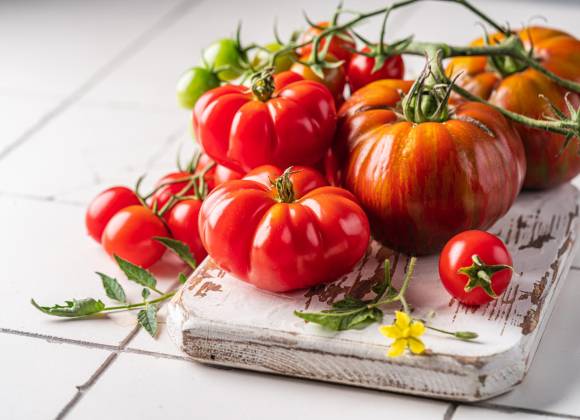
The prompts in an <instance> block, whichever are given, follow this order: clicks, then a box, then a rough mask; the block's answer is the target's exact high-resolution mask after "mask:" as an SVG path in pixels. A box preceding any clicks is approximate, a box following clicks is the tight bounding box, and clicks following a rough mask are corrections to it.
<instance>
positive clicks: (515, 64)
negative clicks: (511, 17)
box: [483, 32, 534, 78]
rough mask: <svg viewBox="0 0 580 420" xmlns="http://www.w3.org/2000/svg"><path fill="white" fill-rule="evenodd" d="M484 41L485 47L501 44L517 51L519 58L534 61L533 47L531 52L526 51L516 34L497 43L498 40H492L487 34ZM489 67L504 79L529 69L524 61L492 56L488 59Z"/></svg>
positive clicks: (505, 56) (509, 57)
mask: <svg viewBox="0 0 580 420" xmlns="http://www.w3.org/2000/svg"><path fill="white" fill-rule="evenodd" d="M483 39H484V42H485V45H492V44H494V43H495V44H501V45H502V46H507V47H509V48H511V49H513V50H515V51H517V53H518V55H519V56H527V57H528V58H530V59H533V54H534V47H533V45H532V46H531V47H530V49H529V50H526V48H525V47H524V44H523V42H522V40H521V39H520V38H519V37H518V36H517V35H515V34H510V35H509V36H508V37H507V38H506V39H504V40H502V41H500V42H497V41H496V40H491V39H490V37H489V34H488V33H487V32H485V34H484V37H483ZM488 65H489V67H490V68H491V69H492V70H493V71H495V72H496V73H498V74H499V75H500V76H501V77H503V78H505V77H507V76H509V75H512V74H514V73H519V72H522V71H524V70H525V69H527V68H528V65H527V64H526V62H525V61H524V60H522V59H519V58H516V57H513V56H509V55H490V56H489V57H488Z"/></svg>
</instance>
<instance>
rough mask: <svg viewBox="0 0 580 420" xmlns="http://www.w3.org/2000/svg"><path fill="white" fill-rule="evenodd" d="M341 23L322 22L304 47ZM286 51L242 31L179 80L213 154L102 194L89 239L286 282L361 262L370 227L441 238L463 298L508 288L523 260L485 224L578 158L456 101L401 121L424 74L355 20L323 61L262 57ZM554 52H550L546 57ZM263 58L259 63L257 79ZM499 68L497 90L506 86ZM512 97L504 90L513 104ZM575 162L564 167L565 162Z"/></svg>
mask: <svg viewBox="0 0 580 420" xmlns="http://www.w3.org/2000/svg"><path fill="white" fill-rule="evenodd" d="M328 25H329V24H328V23H327V22H321V23H318V24H316V25H314V26H313V27H311V28H310V29H308V30H307V31H305V32H304V33H302V34H301V35H300V37H299V42H298V43H299V44H304V43H305V42H306V41H308V40H310V39H312V37H314V36H316V35H317V34H320V33H321V31H323V30H324V28H326V27H327V26H328ZM526 34H527V35H526V36H536V35H537V37H538V41H541V40H543V39H544V38H546V37H547V34H546V33H544V32H541V31H540V30H538V32H537V33H536V35H533V31H532V32H527V33H526ZM530 34H531V35H530ZM553 36H556V34H553ZM542 37H543V38H542ZM540 38H541V39H540ZM528 41H530V40H529V39H528ZM530 42H531V41H530ZM326 43H329V44H328V45H326ZM574 45H575V47H574V48H577V45H576V44H574ZM283 47H284V46H283V45H282V44H280V43H272V44H268V45H266V46H264V47H261V48H260V49H259V50H258V51H257V52H256V53H255V54H254V55H253V56H249V53H248V50H246V49H244V48H242V47H241V45H240V43H239V41H238V40H234V39H222V40H220V41H217V42H215V43H214V44H212V45H211V46H209V47H208V48H207V49H206V50H205V51H204V53H203V62H204V66H201V67H194V68H191V69H190V70H188V71H187V72H186V73H184V75H183V76H182V77H181V78H180V80H179V83H178V87H177V95H178V100H179V102H180V104H181V105H182V106H183V107H185V108H188V109H191V110H192V127H193V133H194V138H195V140H196V142H197V144H198V145H199V148H200V150H202V151H203V154H202V155H201V158H199V157H196V158H195V159H194V160H195V162H193V163H194V164H191V165H189V169H188V170H186V171H178V172H174V173H170V174H168V175H167V176H165V177H163V178H162V179H160V180H159V182H158V183H157V187H156V188H155V190H154V191H152V192H151V193H150V194H148V195H145V196H143V195H141V194H140V193H138V192H136V191H134V190H131V189H128V188H125V187H114V188H111V189H109V190H106V191H104V192H103V193H101V194H100V195H99V196H98V197H97V198H95V200H94V201H93V202H92V203H91V205H90V206H89V209H88V211H87V218H86V221H87V228H88V231H89V234H90V235H91V236H92V237H93V238H94V239H95V240H97V241H99V242H100V243H101V244H102V245H103V248H104V249H105V250H106V251H107V252H108V253H109V254H111V255H118V256H120V257H122V258H124V259H126V260H129V261H131V262H132V263H134V264H137V265H140V266H142V267H149V266H151V265H152V264H154V263H155V262H157V261H158V260H159V259H160V258H161V257H162V255H163V253H164V250H165V248H164V247H163V246H162V245H161V244H160V243H158V242H157V241H156V240H155V238H156V237H172V238H174V239H177V240H180V241H182V242H184V243H185V244H187V245H188V246H189V248H190V251H191V253H192V254H193V255H194V256H195V258H196V259H197V260H198V261H201V260H202V259H203V258H204V257H205V256H206V253H208V254H209V255H210V256H211V257H212V258H213V259H214V260H215V262H216V263H217V264H218V265H219V266H220V267H221V268H222V269H223V270H225V271H227V272H229V273H232V274H233V275H234V276H236V277H237V278H239V279H241V280H243V281H246V282H248V283H251V284H253V285H255V286H257V287H259V288H262V289H266V290H270V291H275V292H285V291H289V290H294V289H299V288H305V287H310V286H313V285H316V284H320V283H324V282H329V281H333V280H335V279H337V278H339V277H341V276H342V275H344V274H346V273H348V272H349V271H350V270H351V269H352V268H353V266H354V265H355V264H356V263H357V262H358V261H359V260H360V259H361V258H362V257H363V255H364V253H365V252H366V250H367V247H368V242H369V240H370V237H371V234H372V236H373V237H374V238H375V239H377V240H379V241H380V242H382V243H383V244H385V245H387V246H389V247H391V248H393V249H395V250H397V251H401V252H404V253H407V254H410V255H422V254H432V253H435V252H438V251H441V249H443V251H442V253H441V257H440V275H441V278H442V280H443V284H444V285H445V287H446V288H447V289H448V290H449V292H450V293H451V294H452V295H453V296H455V297H456V298H458V299H459V300H461V301H462V302H464V303H467V304H481V303H485V302H487V301H489V300H491V299H493V298H494V297H496V296H497V295H499V294H501V293H502V292H503V290H505V288H506V287H507V285H508V283H509V280H510V278H511V264H512V261H511V257H510V255H509V252H508V251H507V249H506V247H505V245H504V244H503V243H502V242H501V240H499V239H498V238H496V237H494V236H493V235H490V234H488V233H486V232H484V230H485V229H487V228H489V227H490V226H492V225H493V224H494V223H495V222H496V221H497V220H498V219H499V218H500V217H501V216H503V215H504V214H505V213H506V212H507V211H508V210H509V208H510V207H511V205H512V204H513V202H514V200H515V199H516V197H517V195H518V194H519V192H520V190H521V188H522V186H523V185H524V181H525V182H526V185H527V186H530V187H535V188H539V187H547V186H553V185H557V184H558V183H561V182H564V181H566V180H568V179H570V178H571V177H572V176H574V175H575V174H577V173H578V172H579V171H580V159H579V158H578V157H577V154H576V153H575V152H574V156H572V152H570V153H569V154H568V152H566V155H565V156H563V157H561V158H559V160H558V159H548V158H546V159H539V158H538V159H537V160H541V161H539V162H533V165H536V166H533V165H532V167H531V168H530V165H529V162H528V163H526V157H527V158H528V159H530V157H532V158H533V157H534V156H540V153H541V151H538V150H536V149H538V148H541V146H540V145H539V143H538V141H537V139H538V137H539V136H541V135H542V134H541V133H540V134H539V133H538V132H537V130H536V131H533V132H528V131H529V130H528V131H526V130H525V129H522V128H521V127H517V126H515V125H514V124H512V123H510V122H509V121H508V120H507V119H506V118H504V117H503V115H502V114H501V113H499V112H498V111H496V110H494V109H492V108H490V107H489V106H486V105H483V104H479V103H474V102H466V101H464V100H461V99H460V98H452V101H454V105H456V106H455V108H454V109H453V112H452V113H451V112H450V113H449V115H447V114H446V113H444V112H442V111H441V110H438V112H441V116H438V118H439V119H437V120H435V119H433V118H431V119H429V115H430V114H429V112H431V111H430V110H429V109H415V110H414V111H415V113H414V116H413V115H411V116H409V115H403V116H402V115H401V112H399V111H398V109H397V106H398V104H400V102H401V96H402V95H406V94H409V91H410V90H412V85H413V82H412V81H405V80H402V78H403V75H404V62H403V59H402V58H401V57H400V56H399V55H391V56H389V57H386V58H385V57H379V56H377V54H376V52H377V48H375V47H374V46H365V47H364V48H361V49H360V50H358V51H357V50H356V48H357V42H356V39H355V37H354V36H353V35H352V34H350V33H349V32H348V31H342V32H341V33H339V34H335V35H334V36H332V37H330V38H328V39H327V38H323V39H322V41H321V42H320V44H319V49H320V50H319V52H320V53H323V54H324V65H322V66H318V68H316V66H312V65H311V64H309V62H308V61H309V59H310V58H311V57H312V55H313V51H312V45H311V44H307V45H304V46H303V47H301V48H296V49H294V50H291V51H287V52H285V53H284V54H281V55H278V56H277V58H276V60H275V61H274V63H273V64H274V65H273V66H272V67H268V68H264V66H263V64H264V62H266V61H267V60H268V56H269V53H271V52H275V51H280V50H281V49H282V48H283ZM549 48H550V46H549V45H547V46H545V47H544V49H543V50H542V51H544V53H545V54H546V55H547V56H548V57H549V56H550V51H551V50H550V49H549ZM577 50H580V48H578V49H577ZM546 51H547V52H546ZM558 57H559V56H558ZM378 59H380V60H381V61H380V62H379V65H377V61H376V60H378ZM470 59H472V60H479V61H477V62H476V63H475V62H473V63H472V62H465V60H470ZM558 59H561V60H563V58H562V57H559V58H558ZM462 60H463V61H458V62H457V63H455V66H456V68H457V67H460V65H463V66H464V67H465V68H468V69H469V71H470V77H471V78H472V79H473V80H479V81H480V82H479V83H480V84H476V83H475V82H473V80H468V82H469V83H471V84H469V83H466V84H465V86H466V87H467V88H469V89H471V90H473V91H474V92H475V93H476V94H478V95H480V96H486V95H487V96H489V91H491V89H492V87H490V88H489V89H487V88H486V89H487V91H486V92H483V90H484V87H482V85H481V83H483V82H482V80H488V79H489V77H487V78H484V77H482V78H480V74H479V73H478V72H482V71H484V68H485V63H483V64H482V63H481V60H480V58H478V57H475V58H469V59H462ZM554 60H555V59H554ZM476 64H477V66H479V67H481V68H479V67H477V69H476V68H475V65H476ZM560 65H561V67H562V68H565V69H568V68H567V67H566V66H564V65H563V64H561V63H560ZM253 68H261V71H259V72H256V73H255V74H254V75H253V76H252V77H251V78H250V77H247V76H248V73H249V69H250V70H251V69H253ZM557 70H558V69H557V68H554V69H553V71H556V72H557ZM526 71H528V70H526ZM532 76H535V75H532ZM532 76H530V75H528V76H527V77H532ZM568 76H569V75H568ZM494 77H496V79H497V80H496V79H494V80H495V81H494V83H495V84H493V86H495V88H496V89H508V87H507V84H508V81H507V80H506V81H502V80H501V77H500V76H497V75H494ZM522 77H523V76H522ZM478 78H480V79H478ZM499 83H503V84H499ZM498 84H499V87H498ZM504 85H506V86H505V87H504ZM490 86H491V85H490ZM534 86H536V85H534ZM549 88H550V87H546V89H549ZM538 89H540V88H538ZM540 93H541V92H540ZM549 93H550V94H552V96H557V95H558V94H560V93H559V92H551V91H550V92H549ZM498 95H499V94H498ZM508 99H509V97H508V98H507V99H506V96H505V95H503V96H501V97H499V96H498V98H497V101H500V100H501V101H503V103H502V105H503V106H505V107H506V108H509V107H510V106H511V105H512V104H511V103H510V102H509V100H508ZM408 109H412V108H408ZM518 111H521V112H522V113H524V114H525V112H526V110H525V109H524V110H518ZM434 112H435V111H434ZM534 112H535V110H534ZM433 115H434V114H433ZM438 115H439V114H438ZM421 118H423V119H421ZM543 135H544V136H548V137H550V136H557V135H555V134H546V133H544V134H543ZM560 137H561V136H560ZM543 147H544V149H547V148H548V146H543ZM551 147H552V146H550V149H549V150H547V152H550V153H552V152H553V150H552V148H551ZM544 151H546V150H544ZM562 159H565V163H566V165H565V168H564V169H562V170H557V168H556V166H557V165H558V164H561V161H562ZM537 166H542V168H543V169H542V168H539V167H537ZM526 171H527V173H528V174H529V176H528V178H526ZM541 171H542V172H541ZM540 172H541V174H542V176H541V177H540V178H541V179H540V180H539V181H538V177H539V175H538V174H539V173H540ZM445 244H447V245H445ZM444 245H445V247H444Z"/></svg>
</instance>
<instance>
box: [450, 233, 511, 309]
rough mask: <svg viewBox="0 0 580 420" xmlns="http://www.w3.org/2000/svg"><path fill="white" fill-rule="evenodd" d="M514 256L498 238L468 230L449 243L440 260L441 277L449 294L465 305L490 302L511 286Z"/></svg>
mask: <svg viewBox="0 0 580 420" xmlns="http://www.w3.org/2000/svg"><path fill="white" fill-rule="evenodd" d="M511 266H512V257H511V255H510V253H509V251H508V250H507V248H506V246H505V244H504V243H503V242H502V241H501V239H499V238H498V237H497V236H495V235H492V234H490V233H487V232H484V231H481V230H468V231H465V232H462V233H460V234H458V235H455V236H454V237H453V238H451V239H450V240H449V242H447V244H446V245H445V247H444V248H443V251H441V255H440V257H439V276H440V277H441V281H442V283H443V285H444V286H445V288H446V289H447V291H448V292H449V293H450V294H451V296H453V297H454V298H456V299H457V300H459V301H460V302H462V303H464V304H466V305H482V304H484V303H488V302H491V301H492V300H493V299H495V298H497V296H499V295H501V294H502V293H503V292H504V291H505V289H506V288H507V287H508V285H509V282H510V280H511V278H512V271H513V269H512V268H511Z"/></svg>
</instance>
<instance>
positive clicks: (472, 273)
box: [457, 254, 513, 299]
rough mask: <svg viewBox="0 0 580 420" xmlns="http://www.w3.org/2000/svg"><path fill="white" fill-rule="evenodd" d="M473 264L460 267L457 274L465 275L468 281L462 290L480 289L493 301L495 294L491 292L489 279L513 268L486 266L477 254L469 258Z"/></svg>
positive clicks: (498, 265) (499, 265)
mask: <svg viewBox="0 0 580 420" xmlns="http://www.w3.org/2000/svg"><path fill="white" fill-rule="evenodd" d="M471 259H472V260H473V264H472V265H470V266H468V267H462V268H460V269H459V270H458V271H457V272H458V273H459V274H464V275H466V276H467V277H468V278H469V280H468V281H467V283H466V284H465V287H464V290H465V291H466V292H471V291H472V290H473V289H475V288H476V287H481V288H482V289H483V290H484V291H485V293H487V294H488V295H489V296H490V297H492V298H493V299H497V294H496V293H495V291H494V290H493V287H492V282H491V278H492V276H493V275H494V274H495V273H497V272H498V271H502V270H512V271H513V267H512V266H510V265H506V264H496V265H488V264H486V263H485V262H483V261H482V260H481V258H480V257H479V256H478V255H477V254H473V255H472V256H471Z"/></svg>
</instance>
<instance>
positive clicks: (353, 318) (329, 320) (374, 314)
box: [294, 299, 383, 331]
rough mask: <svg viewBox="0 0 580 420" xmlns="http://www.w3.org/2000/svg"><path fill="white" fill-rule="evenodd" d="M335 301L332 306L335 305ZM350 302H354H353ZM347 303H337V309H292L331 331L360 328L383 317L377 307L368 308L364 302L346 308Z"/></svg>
mask: <svg viewBox="0 0 580 420" xmlns="http://www.w3.org/2000/svg"><path fill="white" fill-rule="evenodd" d="M345 300H346V299H345ZM342 302H344V301H342ZM361 302H362V301H361ZM337 303H338V302H337ZM337 303H335V304H334V305H333V307H336V305H337ZM351 303H353V304H354V302H351ZM348 305H350V303H348V304H346V303H343V304H339V307H340V308H339V309H329V310H326V311H321V312H300V311H294V315H296V316H297V317H299V318H302V319H304V320H305V321H308V322H313V323H315V324H318V325H321V326H322V327H324V328H327V329H329V330H332V331H344V330H351V329H362V328H365V327H367V326H368V325H370V324H372V323H374V322H380V321H381V320H382V319H383V311H381V310H380V309H379V308H375V307H370V308H369V307H368V306H367V305H366V304H364V306H359V307H355V308H351V309H346V306H348Z"/></svg>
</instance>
